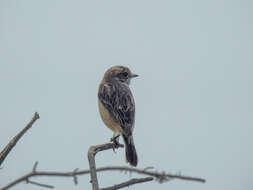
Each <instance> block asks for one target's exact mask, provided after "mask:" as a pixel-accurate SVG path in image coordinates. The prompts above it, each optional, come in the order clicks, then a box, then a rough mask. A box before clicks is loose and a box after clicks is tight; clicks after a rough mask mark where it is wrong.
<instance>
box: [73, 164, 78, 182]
mask: <svg viewBox="0 0 253 190" xmlns="http://www.w3.org/2000/svg"><path fill="white" fill-rule="evenodd" d="M77 171H78V168H76V169H75V170H74V171H73V180H74V184H75V185H77V184H78V179H77V175H76V172H77Z"/></svg>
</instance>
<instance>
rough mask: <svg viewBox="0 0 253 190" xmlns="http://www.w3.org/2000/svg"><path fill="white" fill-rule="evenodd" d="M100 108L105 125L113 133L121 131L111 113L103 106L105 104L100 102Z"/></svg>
mask: <svg viewBox="0 0 253 190" xmlns="http://www.w3.org/2000/svg"><path fill="white" fill-rule="evenodd" d="M98 108H99V113H100V116H101V118H102V120H103V122H104V124H105V125H106V126H107V127H108V128H110V129H111V130H113V131H120V126H119V124H118V123H116V122H115V121H114V120H113V119H112V117H111V116H110V113H109V111H108V110H107V109H106V108H105V107H104V106H103V104H102V103H101V102H100V101H99V100H98Z"/></svg>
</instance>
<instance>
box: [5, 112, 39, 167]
mask: <svg viewBox="0 0 253 190" xmlns="http://www.w3.org/2000/svg"><path fill="white" fill-rule="evenodd" d="M39 118H40V116H39V114H38V113H37V112H35V114H34V116H33V118H32V120H31V121H30V122H29V123H28V124H27V125H26V126H25V128H24V129H23V130H22V131H20V132H19V133H18V134H17V135H16V136H15V137H13V138H12V140H11V141H10V142H9V143H8V144H7V145H6V147H5V148H4V149H3V150H2V152H1V153H0V166H1V164H2V163H3V161H4V160H5V158H6V157H7V156H8V154H9V153H10V151H11V150H12V148H13V147H14V146H15V145H16V143H17V142H18V140H19V139H20V138H21V137H22V136H23V135H24V134H25V133H26V132H27V130H28V129H30V128H31V127H32V125H33V123H34V122H35V121H36V120H37V119H39Z"/></svg>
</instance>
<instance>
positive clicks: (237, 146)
mask: <svg viewBox="0 0 253 190" xmlns="http://www.w3.org/2000/svg"><path fill="white" fill-rule="evenodd" d="M252 19H253V1H250V0H241V1H239V0H237V1H236V0H213V1H203V0H195V1H191V0H180V1H155V0H139V1H131V0H128V1H123V0H107V1H85V0H75V1H67V0H43V1H35V0H22V1H21V0H1V1H0V87H1V94H0V97H1V98H0V105H1V106H0V115H1V117H0V118H1V119H0V128H1V132H0V150H1V149H3V148H4V146H5V145H6V144H7V143H8V142H9V140H10V139H11V138H12V137H13V136H15V135H16V134H17V133H18V132H19V131H20V130H21V129H22V128H23V127H24V126H25V125H26V124H27V122H28V121H29V120H30V119H31V117H32V116H33V114H34V112H35V111H37V112H39V114H40V116H41V118H40V119H39V120H38V121H37V122H36V124H35V125H34V126H33V128H32V129H30V130H29V131H28V132H27V133H26V134H25V135H24V137H23V138H22V139H21V140H20V141H19V142H18V144H17V145H16V147H15V148H14V149H13V151H12V152H11V153H10V154H9V156H8V158H7V159H6V160H5V162H4V163H3V165H2V166H3V169H2V170H0V187H3V186H4V185H6V184H7V183H9V182H10V181H12V180H14V179H15V178H17V177H20V176H22V175H24V174H26V173H27V172H29V171H30V170H31V169H32V166H33V164H34V162H35V161H39V166H38V169H39V170H53V171H72V170H74V169H75V168H79V169H88V161H87V157H86V154H87V151H88V148H89V146H91V145H96V144H101V143H104V142H107V141H108V140H109V139H110V138H111V136H112V132H111V131H110V130H109V129H107V128H106V127H105V126H104V124H103V123H102V121H101V119H100V116H99V113H98V106H97V90H98V84H99V82H100V80H101V78H102V76H103V74H104V72H105V70H106V69H107V68H109V67H111V66H113V65H124V66H128V67H129V68H130V69H131V70H132V71H133V72H134V73H137V74H139V75H140V77H138V78H136V79H134V80H133V81H132V83H131V90H132V92H133V95H134V97H135V101H136V125H135V131H134V139H135V144H136V149H137V152H138V156H139V164H138V167H139V168H145V167H148V166H153V167H155V169H157V170H159V171H163V170H165V171H167V172H169V173H178V172H181V173H182V174H185V175H189V176H196V177H202V178H205V179H206V180H207V183H205V184H201V183H195V182H186V181H180V180H173V181H170V182H168V183H165V184H162V185H159V184H158V183H156V182H149V183H146V184H140V185H136V186H134V187H131V189H139V190H141V189H147V190H153V189H155V188H156V189H173V190H203V189H205V190H213V189H229V190H238V189H245V190H252V189H253V181H252V176H253V164H252V162H253V151H252V147H253V136H252V134H253V126H252V125H253V100H252V96H253V85H252V81H253V74H252V71H253V52H252V49H253V35H252V34H253V24H252ZM96 163H97V167H100V166H107V165H122V166H127V164H126V163H125V159H124V150H117V153H116V154H114V153H113V151H107V152H102V153H99V154H98V155H97V157H96ZM130 177H131V176H129V175H125V174H123V173H119V172H110V173H104V174H99V183H100V187H106V186H109V185H114V184H116V183H120V182H123V181H126V180H128V179H130ZM132 177H136V176H135V175H132ZM139 177H141V176H139ZM35 180H36V181H39V182H42V183H47V184H51V185H55V186H56V188H55V189H62V190H69V189H76V190H79V189H80V190H81V189H91V185H90V184H89V180H90V176H89V175H87V176H81V177H79V185H78V186H74V184H73V180H72V179H68V178H43V177H41V178H36V179H35ZM12 189H13V190H19V189H27V190H34V189H38V190H39V189H44V188H40V187H34V186H33V185H29V184H28V185H27V184H25V183H23V184H19V185H17V186H15V187H13V188H12Z"/></svg>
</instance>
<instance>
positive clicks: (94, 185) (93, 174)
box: [88, 142, 124, 190]
mask: <svg viewBox="0 0 253 190" xmlns="http://www.w3.org/2000/svg"><path fill="white" fill-rule="evenodd" d="M120 147H124V145H122V144H119V143H113V142H110V143H106V144H101V145H96V146H91V147H90V148H89V151H88V160H89V165H90V176H91V183H92V189H93V190H99V186H98V180H97V172H96V163H95V155H96V154H97V153H98V152H100V151H103V150H108V149H113V150H114V149H117V148H120Z"/></svg>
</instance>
